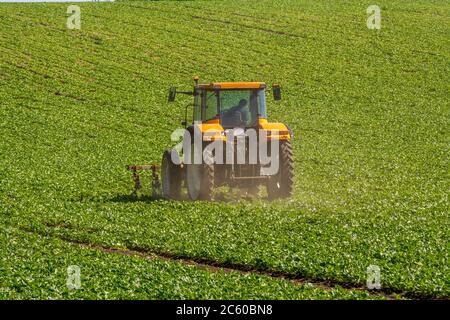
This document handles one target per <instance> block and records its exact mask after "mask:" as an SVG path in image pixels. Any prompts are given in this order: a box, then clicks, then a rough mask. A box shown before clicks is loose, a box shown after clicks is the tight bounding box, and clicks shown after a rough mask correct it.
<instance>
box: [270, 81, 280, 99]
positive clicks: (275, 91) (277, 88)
mask: <svg viewBox="0 0 450 320" xmlns="http://www.w3.org/2000/svg"><path fill="white" fill-rule="evenodd" d="M272 92H273V99H274V100H281V88H280V85H279V84H273V85H272Z"/></svg>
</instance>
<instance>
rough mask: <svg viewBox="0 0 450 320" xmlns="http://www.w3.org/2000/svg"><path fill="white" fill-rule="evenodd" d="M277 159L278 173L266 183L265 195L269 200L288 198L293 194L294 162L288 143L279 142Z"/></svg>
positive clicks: (289, 143)
mask: <svg viewBox="0 0 450 320" xmlns="http://www.w3.org/2000/svg"><path fill="white" fill-rule="evenodd" d="M278 157H279V161H278V163H279V166H280V167H279V170H278V173H277V174H276V175H274V176H272V177H270V179H269V181H268V182H267V194H268V196H269V199H271V200H274V199H280V198H288V197H291V196H292V193H293V184H294V161H293V158H292V146H291V142H290V141H280V147H279V153H278Z"/></svg>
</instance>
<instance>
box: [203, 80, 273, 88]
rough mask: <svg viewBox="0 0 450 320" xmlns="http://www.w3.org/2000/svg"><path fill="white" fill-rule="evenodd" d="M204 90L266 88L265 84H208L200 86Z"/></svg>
mask: <svg viewBox="0 0 450 320" xmlns="http://www.w3.org/2000/svg"><path fill="white" fill-rule="evenodd" d="M198 86H199V87H200V88H204V89H207V90H208V89H209V90H212V89H263V88H265V87H266V84H265V83H264V82H211V83H208V84H199V85H198Z"/></svg>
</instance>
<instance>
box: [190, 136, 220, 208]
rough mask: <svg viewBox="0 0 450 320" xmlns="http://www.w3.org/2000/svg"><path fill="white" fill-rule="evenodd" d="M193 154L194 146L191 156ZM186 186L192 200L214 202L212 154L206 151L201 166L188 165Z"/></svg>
mask: <svg viewBox="0 0 450 320" xmlns="http://www.w3.org/2000/svg"><path fill="white" fill-rule="evenodd" d="M202 153H203V152H202ZM193 154H194V152H193V144H192V145H191V155H193ZM192 158H193V157H192ZM192 162H193V161H192ZM186 186H187V190H188V194H189V198H190V199H191V200H194V201H195V200H212V195H213V189H214V164H213V163H212V153H211V152H209V151H206V152H205V153H204V155H203V160H202V163H201V164H186Z"/></svg>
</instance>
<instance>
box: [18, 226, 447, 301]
mask: <svg viewBox="0 0 450 320" xmlns="http://www.w3.org/2000/svg"><path fill="white" fill-rule="evenodd" d="M47 226H49V227H55V228H57V227H58V226H57V225H53V226H52V225H50V224H47ZM21 229H22V230H23V231H25V232H29V233H34V234H39V235H41V236H44V237H52V238H57V239H60V240H63V241H65V242H68V243H71V244H75V245H79V246H81V247H85V248H90V249H95V250H100V251H102V252H105V253H115V254H121V255H126V256H137V257H141V258H145V259H162V260H166V261H178V262H181V263H184V264H186V265H192V266H196V267H198V268H201V269H204V270H208V271H213V272H218V271H225V272H239V273H241V274H250V273H253V274H258V275H262V276H268V277H271V278H276V279H283V280H289V281H291V282H293V283H295V284H299V285H301V284H312V285H314V286H316V287H318V288H321V289H324V290H332V289H335V288H337V287H341V288H344V289H347V290H358V291H366V292H368V293H369V294H370V295H373V296H374V297H383V298H386V299H396V298H408V299H420V300H422V299H442V298H438V297H435V296H431V295H424V294H419V293H413V292H406V291H400V290H394V289H390V288H382V289H381V290H369V289H368V288H367V287H366V286H365V285H363V284H355V283H351V282H344V281H338V280H321V279H317V278H312V277H308V276H302V275H299V274H289V273H285V272H280V271H272V270H268V269H263V268H261V269H258V268H256V267H255V266H249V265H244V264H239V263H227V262H219V261H215V260H212V259H208V258H195V257H189V256H185V255H179V254H174V253H170V252H158V251H152V250H149V249H146V248H141V247H135V246H132V245H131V244H130V245H129V246H128V247H127V248H126V249H119V248H113V247H108V246H104V245H101V244H95V243H91V242H88V241H81V240H76V239H71V238H69V237H67V236H65V235H61V234H48V233H45V232H43V231H38V230H32V229H28V228H21ZM444 299H445V298H444Z"/></svg>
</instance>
